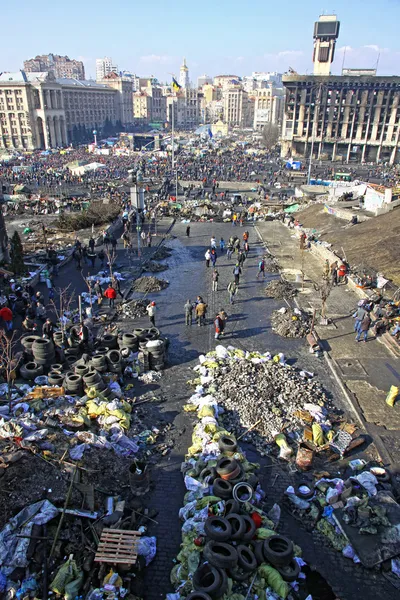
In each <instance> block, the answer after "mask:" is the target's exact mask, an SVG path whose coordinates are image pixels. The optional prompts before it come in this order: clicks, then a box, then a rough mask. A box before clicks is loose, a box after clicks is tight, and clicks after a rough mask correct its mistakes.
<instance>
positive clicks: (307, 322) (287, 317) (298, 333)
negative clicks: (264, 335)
mask: <svg viewBox="0 0 400 600" xmlns="http://www.w3.org/2000/svg"><path fill="white" fill-rule="evenodd" d="M271 324H272V329H273V331H274V332H275V333H277V334H278V335H281V336H282V337H290V338H300V337H305V336H306V335H307V334H308V333H310V331H311V317H310V316H309V315H307V314H306V313H304V312H301V311H299V310H298V309H296V310H292V309H289V308H287V309H286V310H285V312H283V309H280V310H274V311H273V313H272V316H271Z"/></svg>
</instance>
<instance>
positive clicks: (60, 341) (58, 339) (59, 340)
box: [53, 331, 65, 348]
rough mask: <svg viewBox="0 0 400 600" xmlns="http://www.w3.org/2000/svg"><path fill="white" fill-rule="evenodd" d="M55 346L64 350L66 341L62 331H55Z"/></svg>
mask: <svg viewBox="0 0 400 600" xmlns="http://www.w3.org/2000/svg"><path fill="white" fill-rule="evenodd" d="M53 340H54V345H55V346H58V347H59V348H62V346H63V345H64V341H65V336H64V333H63V332H62V331H55V332H54V334H53Z"/></svg>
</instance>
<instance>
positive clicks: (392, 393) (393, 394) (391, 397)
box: [386, 385, 399, 406]
mask: <svg viewBox="0 0 400 600" xmlns="http://www.w3.org/2000/svg"><path fill="white" fill-rule="evenodd" d="M398 394H399V388H398V387H396V386H395V385H391V386H390V390H389V393H388V395H387V396H386V404H388V405H389V406H394V403H395V401H396V398H397V396H398Z"/></svg>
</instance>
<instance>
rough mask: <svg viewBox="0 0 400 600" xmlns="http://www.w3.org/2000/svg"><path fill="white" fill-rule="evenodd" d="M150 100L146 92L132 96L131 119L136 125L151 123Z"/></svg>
mask: <svg viewBox="0 0 400 600" xmlns="http://www.w3.org/2000/svg"><path fill="white" fill-rule="evenodd" d="M151 108H152V98H151V96H149V95H148V94H147V93H146V92H135V93H134V94H133V118H134V121H135V123H137V124H138V125H147V123H150V121H151Z"/></svg>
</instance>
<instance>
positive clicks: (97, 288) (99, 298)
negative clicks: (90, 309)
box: [93, 279, 103, 304]
mask: <svg viewBox="0 0 400 600" xmlns="http://www.w3.org/2000/svg"><path fill="white" fill-rule="evenodd" d="M93 289H94V293H95V294H96V296H97V304H101V303H102V302H103V288H102V287H101V283H100V280H99V279H97V281H96V283H95V284H94V287H93Z"/></svg>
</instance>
